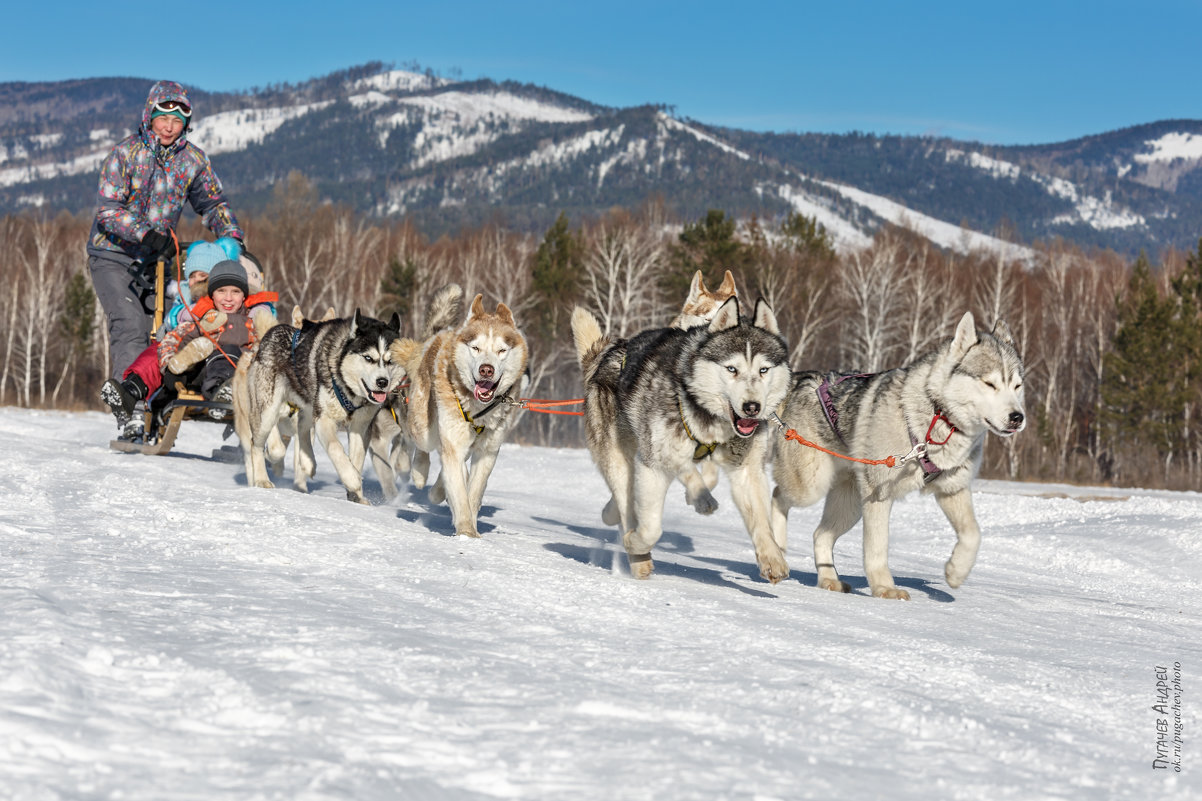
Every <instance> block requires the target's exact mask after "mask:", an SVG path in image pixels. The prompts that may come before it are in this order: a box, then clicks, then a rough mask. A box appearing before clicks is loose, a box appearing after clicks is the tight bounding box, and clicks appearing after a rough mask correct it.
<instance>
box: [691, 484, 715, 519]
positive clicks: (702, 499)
mask: <svg viewBox="0 0 1202 801" xmlns="http://www.w3.org/2000/svg"><path fill="white" fill-rule="evenodd" d="M689 503H690V504H692V506H693V508H694V509H696V510H697V513H698V514H702V515H712V514H713V513H714V512H716V511H718V500H717V499H716V498H714V496H713V495H711V494H710V491H709V490H705V491H704V492H702V493H701V494H700V495H698V496H697V497H696V498H694V499H693V500H691V501H689Z"/></svg>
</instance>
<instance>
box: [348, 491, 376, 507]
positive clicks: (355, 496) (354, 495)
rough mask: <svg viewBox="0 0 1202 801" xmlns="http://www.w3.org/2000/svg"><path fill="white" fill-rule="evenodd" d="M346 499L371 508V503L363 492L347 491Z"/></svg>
mask: <svg viewBox="0 0 1202 801" xmlns="http://www.w3.org/2000/svg"><path fill="white" fill-rule="evenodd" d="M346 499H347V500H348V501H351V502H353V503H361V504H363V505H364V506H371V502H370V501H369V500H367V498H364V497H363V493H362V492H353V491H351V490H347V491H346Z"/></svg>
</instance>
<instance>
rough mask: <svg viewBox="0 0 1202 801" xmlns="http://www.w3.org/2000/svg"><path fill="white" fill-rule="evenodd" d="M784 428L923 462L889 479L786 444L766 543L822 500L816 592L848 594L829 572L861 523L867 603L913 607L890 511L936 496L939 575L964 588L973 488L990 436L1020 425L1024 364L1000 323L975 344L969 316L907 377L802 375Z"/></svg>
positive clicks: (871, 453)
mask: <svg viewBox="0 0 1202 801" xmlns="http://www.w3.org/2000/svg"><path fill="white" fill-rule="evenodd" d="M781 417H782V418H783V419H784V423H785V425H787V426H789V427H791V428H794V429H796V430H797V432H798V433H799V434H800V435H801V436H802V437H804V438H805V439H808V440H810V441H811V442H815V443H817V444H819V445H822V446H823V447H826V448H828V449H830V450H833V451H837V452H839V453H843V454H846V455H849V456H853V457H857V458H862V459H879V458H883V457H885V456H887V455H889V454H908V455H909V454H914V455H916V456H918V458H916V459H913V460H910V459H906V460H903V463H901V464H899V465H898V466H897V467H895V468H893V469H890V468H887V467H883V466H876V465H864V464H858V463H855V462H849V461H846V460H843V459H837V458H834V457H832V456H829V455H827V454H825V453H822V452H821V451H818V450H814V449H812V448H807V447H803V446H802V445H800V444H799V443H796V442H786V443H782V444H781V445H779V446H778V447H777V449H776V456H775V459H774V463H773V477H774V478H775V480H776V490H775V491H774V493H773V496H772V533H773V536H774V538H775V539H776V542H777V544H778V545H780V547H781V548H782V549H784V547H785V543H786V524H787V522H788V515H789V509H790V508H791V507H793V506H809V505H810V504H813V503H816V502H817V501H818V500H819V499H820V498H822V497H823V496H826V505H825V506H824V507H823V509H822V520H821V522H820V523H819V524H818V529H817V530H816V531H815V532H814V561H815V563H816V565H817V568H818V586H819V587H821V588H823V589H827V590H837V591H840V592H848V591H849V589H850V588H849V587H848V585H847V584H846V583H844V582H843V581H841V580H840V579H839V575H838V573H836V572H835V564H834V557H833V551H834V546H835V540H837V539H838V538H839V537H841V536H842V535H843V534H845V533H846V532H847V531H848V530H849V529H850V528H851V527H852V526H854V525H855V524H856V522H857V521H859V519H860V517H861V516H863V518H864V572H865V573H866V574H867V577H868V584H869V586H870V587H871V588H872V594H873V595H874V596H876V597H878V598H899V599H902V600H908V599H909V597H910V595H909V593H907V592H906V591H905V590H902V589H898V588H897V587H896V586H894V583H893V574H892V573H891V572H890V571H889V509H890V507H891V506H892V505H893V502H894V501H895V500H897V499H899V498H902V497H904V496H906V495H909V494H910V493H911V492H914V491H915V490H920V489H921V490H923V491H925V492H930V493H933V494H934V495H935V500H936V501H937V502H938V504H939V507H940V508H941V509H942V510H943V513H944V514H945V515H946V516H947V519H948V520H949V521H950V522H951V524H952V528H953V529H955V531H956V547H955V549H954V550H953V551H952V555H951V558H950V559H948V561H947V564H946V566H945V567H944V575H945V576H946V577H947V583H948V584H949V585H950V586H951V587H959V586H960V585H961V584H962V583H963V582H964V579H966V578H967V577H968V573H969V571H970V570H972V566H973V563H974V562H976V558H977V549H978V547H979V546H980V543H981V530H980V528H979V527H978V526H977V520H976V516H975V515H974V514H973V508H972V494H971V492H970V489H969V487H970V484H971V482H972V479H973V477H974V476H975V475H976V473H977V469H978V468H979V467H980V464H981V451H982V447H983V445H984V441H985V433H986V432H988V431H992V432H993V433H994V434H997V435H998V436H1000V437H1009V436H1013V435H1014V434H1017V433H1018V432H1019V431H1022V430H1023V427H1024V426H1025V425H1026V418H1025V417H1024V415H1023V364H1022V360H1021V359H1020V358H1019V355H1018V352H1017V351H1016V350H1015V348H1014V342H1013V340H1012V338H1011V336H1010V329H1009V327H1008V326H1007V325H1006V323H1005V322H1002V321H999V322H998V323H997V325H996V326H994V329H993V332H992V333H984V332H982V333H978V332H977V329H976V326H975V323H974V322H973V317H972V313H971V312H970V313H967V314H965V315H964V317H963V318H961V320H960V324H959V325H958V326H957V327H956V334H955V336H954V337H953V338H952V339H950V340H948V341H947V342H945V343H943V345H941V346H940V347H938V348H936V349H935V350H933V351H931V352H930V353H927V354H925V355H924V356H921V357H919V358H918V359H917V360H915V361H914V362H913V363H912V364H909V365H907V366H905V367H901V368H898V369H895V370H889V371H888V372H884V373H878V374H876V375H870V376H865V375H857V376H838V375H833V374H832V375H824V374H821V373H814V372H806V373H799V374H798V375H797V376H796V379H795V381H794V383H793V388H792V389H791V390H790V391H789V397H788V399H787V400H786V401H785V404H784V407H783V408H782V410H781Z"/></svg>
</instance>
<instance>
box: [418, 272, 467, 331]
mask: <svg viewBox="0 0 1202 801" xmlns="http://www.w3.org/2000/svg"><path fill="white" fill-rule="evenodd" d="M462 300H463V287H461V286H459V284H454V283H452V284H447V285H445V286H443V287H442V288H441V289H439V290H438V291H437V292H435V293H434V295H433V297H431V298H430V305H429V306H427V307H426V327H425V329H424V330H423V331H422V339H429V338H430V337H432V336H434V335H435V334H436V333H438V332H439V331H441V330H442V329H444V328H450V327H451V326H453V325H456V324H457V323H458V322H459V304H460V302H461V301H462Z"/></svg>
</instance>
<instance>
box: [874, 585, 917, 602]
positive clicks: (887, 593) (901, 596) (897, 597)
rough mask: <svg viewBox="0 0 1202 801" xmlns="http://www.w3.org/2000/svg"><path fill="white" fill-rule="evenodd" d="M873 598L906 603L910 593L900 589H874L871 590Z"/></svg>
mask: <svg viewBox="0 0 1202 801" xmlns="http://www.w3.org/2000/svg"><path fill="white" fill-rule="evenodd" d="M872 595H873V597H874V598H888V599H889V600H892V601H908V600H910V593H908V592H906V591H905V590H903V589H901V588H900V587H875V588H873V590H872Z"/></svg>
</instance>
